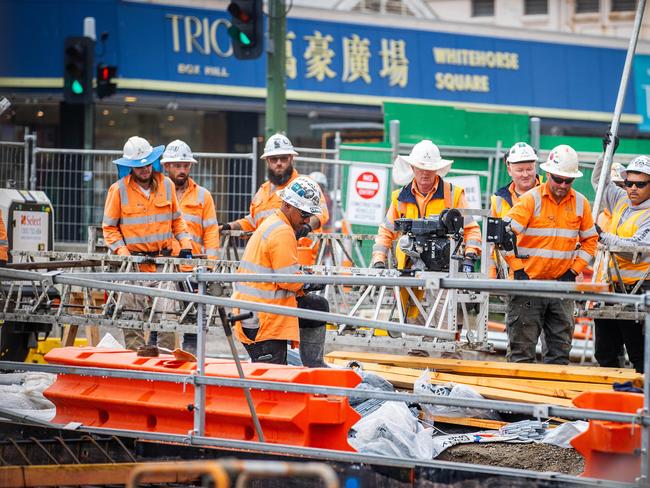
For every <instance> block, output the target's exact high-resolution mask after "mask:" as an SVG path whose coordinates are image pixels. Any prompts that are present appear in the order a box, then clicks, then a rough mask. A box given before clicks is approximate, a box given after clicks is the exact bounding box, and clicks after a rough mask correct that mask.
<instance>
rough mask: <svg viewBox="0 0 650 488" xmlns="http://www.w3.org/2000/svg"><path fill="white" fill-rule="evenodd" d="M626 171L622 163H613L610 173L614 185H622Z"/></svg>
mask: <svg viewBox="0 0 650 488" xmlns="http://www.w3.org/2000/svg"><path fill="white" fill-rule="evenodd" d="M623 171H625V166H623V165H622V164H621V163H612V169H611V170H610V171H609V179H610V180H611V181H612V182H613V183H620V182H622V181H623V180H625V178H623V176H622V172H623Z"/></svg>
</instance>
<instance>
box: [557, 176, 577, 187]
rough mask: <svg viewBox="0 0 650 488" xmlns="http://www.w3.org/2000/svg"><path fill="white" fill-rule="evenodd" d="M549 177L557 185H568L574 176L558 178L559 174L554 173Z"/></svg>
mask: <svg viewBox="0 0 650 488" xmlns="http://www.w3.org/2000/svg"><path fill="white" fill-rule="evenodd" d="M551 178H552V179H553V181H555V183H557V184H558V185H562V184H565V185H570V184H571V183H573V181H574V180H575V178H560V177H559V176H555V175H551Z"/></svg>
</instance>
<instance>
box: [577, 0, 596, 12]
mask: <svg viewBox="0 0 650 488" xmlns="http://www.w3.org/2000/svg"><path fill="white" fill-rule="evenodd" d="M598 10H600V0H576V13H577V14H585V13H589V12H598Z"/></svg>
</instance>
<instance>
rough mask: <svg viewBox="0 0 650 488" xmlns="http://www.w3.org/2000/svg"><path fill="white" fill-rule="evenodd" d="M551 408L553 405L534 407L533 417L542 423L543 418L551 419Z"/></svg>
mask: <svg viewBox="0 0 650 488" xmlns="http://www.w3.org/2000/svg"><path fill="white" fill-rule="evenodd" d="M549 408H551V405H533V417H535V418H536V419H537V420H539V421H540V422H541V421H542V418H545V419H547V418H549V417H550V414H549Z"/></svg>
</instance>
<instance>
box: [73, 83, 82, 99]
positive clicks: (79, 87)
mask: <svg viewBox="0 0 650 488" xmlns="http://www.w3.org/2000/svg"><path fill="white" fill-rule="evenodd" d="M83 92H84V87H83V85H82V84H81V83H79V80H74V81H73V82H72V93H74V94H75V95H81V94H82V93H83Z"/></svg>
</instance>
